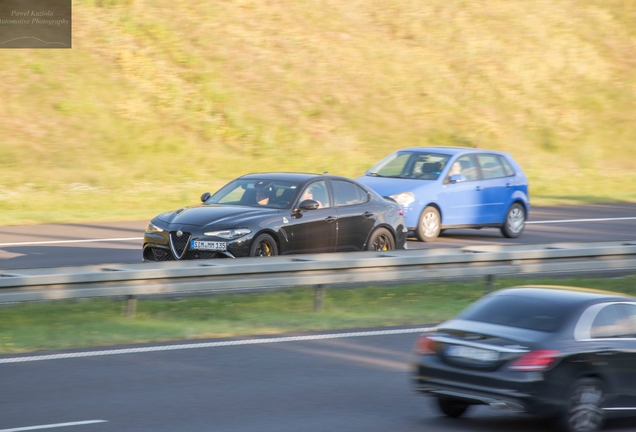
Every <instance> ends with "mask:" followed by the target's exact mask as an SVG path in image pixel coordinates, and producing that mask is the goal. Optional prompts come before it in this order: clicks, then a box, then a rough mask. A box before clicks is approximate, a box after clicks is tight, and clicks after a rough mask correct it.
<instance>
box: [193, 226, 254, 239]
mask: <svg viewBox="0 0 636 432" xmlns="http://www.w3.org/2000/svg"><path fill="white" fill-rule="evenodd" d="M251 232H252V230H251V229H249V228H236V229H228V230H221V231H208V232H204V233H203V234H204V235H206V236H210V237H221V238H224V239H228V240H232V239H235V238H239V237H242V236H244V235H245V234H249V233H251Z"/></svg>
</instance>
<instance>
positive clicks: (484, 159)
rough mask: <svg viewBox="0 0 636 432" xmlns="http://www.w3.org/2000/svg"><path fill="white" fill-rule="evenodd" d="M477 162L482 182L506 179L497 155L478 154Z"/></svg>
mask: <svg viewBox="0 0 636 432" xmlns="http://www.w3.org/2000/svg"><path fill="white" fill-rule="evenodd" d="M477 161H479V165H480V167H481V174H482V176H483V178H484V180H487V179H494V178H501V177H506V169H505V168H504V166H503V165H502V163H501V159H500V158H499V156H498V155H494V154H479V155H477Z"/></svg>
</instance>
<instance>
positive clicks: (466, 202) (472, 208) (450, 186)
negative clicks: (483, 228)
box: [439, 155, 484, 226]
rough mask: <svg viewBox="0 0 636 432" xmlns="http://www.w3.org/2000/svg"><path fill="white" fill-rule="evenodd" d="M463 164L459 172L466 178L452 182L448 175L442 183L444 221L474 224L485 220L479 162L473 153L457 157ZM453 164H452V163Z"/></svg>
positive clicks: (455, 223) (453, 223)
mask: <svg viewBox="0 0 636 432" xmlns="http://www.w3.org/2000/svg"><path fill="white" fill-rule="evenodd" d="M456 162H459V164H460V165H461V171H460V172H459V174H461V175H463V176H464V177H465V180H463V181H460V182H457V183H451V182H450V181H449V179H448V176H447V177H446V179H445V180H444V184H443V185H442V193H441V194H440V195H439V196H440V202H441V207H442V223H443V225H445V226H448V225H474V224H480V223H483V222H482V221H483V220H484V214H483V213H484V209H483V208H484V195H483V193H482V192H483V190H482V189H483V186H482V183H483V182H482V180H481V179H480V178H479V169H478V167H477V162H476V161H475V159H474V158H473V156H472V155H465V156H461V157H460V158H458V159H457V161H456ZM451 165H452V164H451Z"/></svg>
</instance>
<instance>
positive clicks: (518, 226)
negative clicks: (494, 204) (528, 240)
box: [501, 203, 526, 238]
mask: <svg viewBox="0 0 636 432" xmlns="http://www.w3.org/2000/svg"><path fill="white" fill-rule="evenodd" d="M525 225H526V210H525V209H524V208H523V206H522V205H521V204H519V203H514V204H513V205H511V206H510V208H509V209H508V212H507V213H506V219H505V220H504V223H503V225H502V226H501V233H502V234H503V235H504V237H507V238H517V237H519V235H521V231H523V228H524V227H525Z"/></svg>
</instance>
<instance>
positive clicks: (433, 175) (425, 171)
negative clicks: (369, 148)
mask: <svg viewBox="0 0 636 432" xmlns="http://www.w3.org/2000/svg"><path fill="white" fill-rule="evenodd" d="M449 159H450V155H445V154H440V153H427V152H415V151H399V152H395V153H393V154H391V155H389V156H387V157H386V158H384V159H383V160H381V161H380V163H378V164H377V165H376V166H374V167H373V168H371V169H370V170H369V171H368V172H367V175H370V176H376V177H394V178H410V179H419V180H437V178H438V177H439V175H440V174H441V173H442V170H443V169H444V167H445V166H446V163H447V162H448V160H449Z"/></svg>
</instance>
